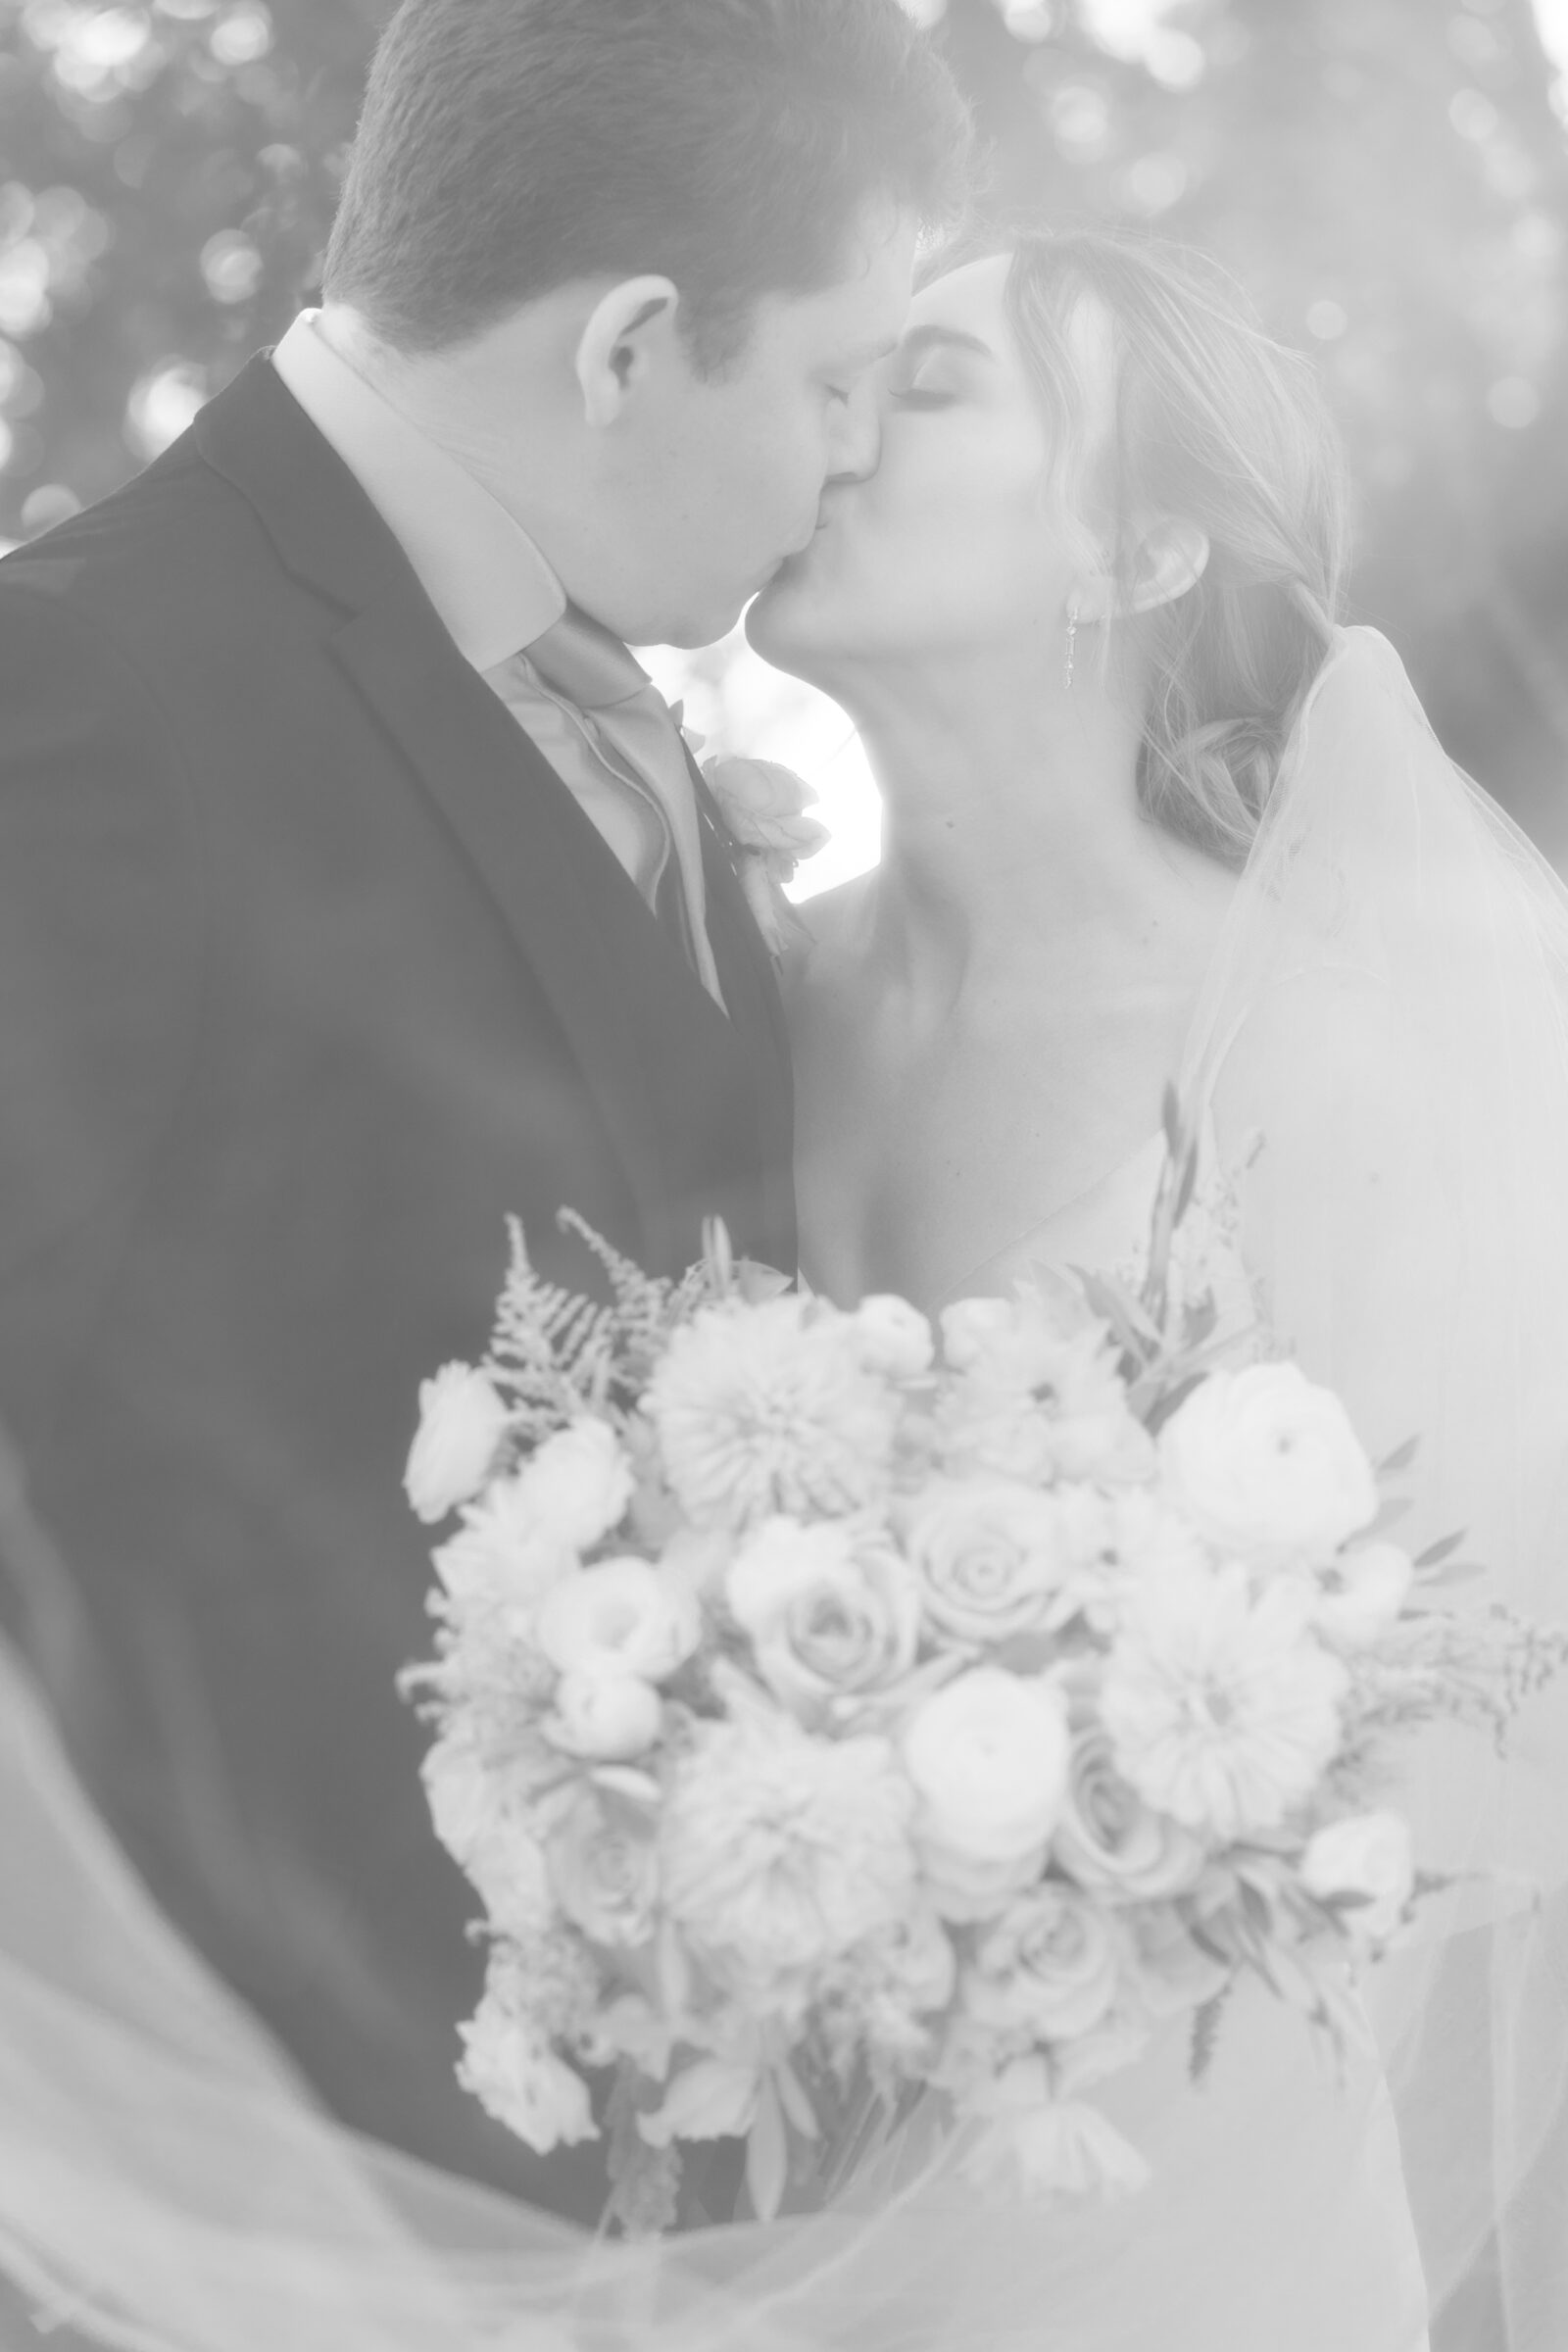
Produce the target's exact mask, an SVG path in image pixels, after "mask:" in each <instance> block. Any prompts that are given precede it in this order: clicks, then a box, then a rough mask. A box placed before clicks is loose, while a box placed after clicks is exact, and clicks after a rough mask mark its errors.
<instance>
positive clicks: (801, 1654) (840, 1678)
mask: <svg viewBox="0 0 1568 2352" xmlns="http://www.w3.org/2000/svg"><path fill="white" fill-rule="evenodd" d="M725 1593H726V1596H727V1598H728V1601H729V1606H730V1612H731V1614H732V1615H733V1617H734V1619H735V1622H736V1623H737V1625H739V1626H740V1628H741V1630H742V1632H743V1633H745V1634H746V1635H748V1636H749V1638H750V1640H751V1642H752V1645H753V1649H754V1651H755V1654H756V1658H757V1665H758V1671H759V1672H760V1675H761V1676H762V1679H763V1681H764V1682H765V1683H766V1684H767V1686H768V1688H769V1689H770V1690H771V1691H774V1692H775V1693H776V1695H777V1696H778V1697H779V1698H781V1699H783V1700H784V1701H785V1703H786V1705H789V1706H793V1707H796V1708H798V1709H806V1710H813V1709H817V1708H819V1707H820V1706H821V1705H822V1704H823V1703H824V1702H825V1701H826V1700H828V1699H830V1698H835V1697H846V1698H848V1697H854V1696H855V1695H856V1694H858V1693H859V1692H862V1691H878V1690H885V1689H886V1688H887V1687H888V1685H889V1684H891V1683H896V1682H897V1681H898V1680H899V1678H900V1677H901V1676H903V1675H904V1674H907V1671H908V1669H909V1667H910V1666H911V1665H912V1663H913V1661H914V1653H915V1647H916V1644H917V1642H918V1640H919V1633H920V1595H919V1592H918V1590H917V1588H916V1585H915V1581H914V1578H913V1576H912V1575H911V1574H910V1571H909V1568H908V1566H907V1562H906V1561H904V1560H903V1559H901V1558H900V1557H899V1555H898V1554H897V1553H896V1552H895V1551H894V1550H893V1549H892V1547H891V1546H890V1545H889V1544H886V1543H885V1542H882V1543H878V1542H876V1541H875V1540H873V1539H869V1538H867V1537H866V1536H865V1535H864V1533H863V1532H861V1531H858V1530H857V1529H856V1528H854V1527H853V1526H851V1525H849V1524H847V1523H846V1522H845V1521H843V1520H832V1521H819V1522H817V1523H815V1524H813V1525H811V1526H809V1527H802V1526H800V1525H799V1524H798V1523H797V1522H796V1521H795V1520H793V1519H785V1518H774V1519H767V1520H764V1521H763V1523H762V1525H761V1526H760V1528H759V1529H758V1530H757V1532H756V1534H755V1535H754V1536H752V1537H751V1538H750V1539H749V1540H748V1541H747V1542H746V1543H744V1544H742V1546H741V1549H740V1551H739V1552H738V1553H737V1555H736V1558H735V1561H734V1564H733V1565H732V1567H731V1568H730V1570H729V1574H728V1576H727V1578H726V1579H725Z"/></svg>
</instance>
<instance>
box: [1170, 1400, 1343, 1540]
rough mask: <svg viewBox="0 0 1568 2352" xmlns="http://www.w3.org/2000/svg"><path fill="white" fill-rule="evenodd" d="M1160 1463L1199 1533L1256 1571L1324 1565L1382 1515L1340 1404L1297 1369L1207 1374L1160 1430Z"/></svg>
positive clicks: (1177, 1499) (1173, 1492)
mask: <svg viewBox="0 0 1568 2352" xmlns="http://www.w3.org/2000/svg"><path fill="white" fill-rule="evenodd" d="M1159 1457H1160V1462H1161V1465H1162V1467H1163V1469H1164V1472H1165V1477H1166V1481H1167V1486H1168V1490H1169V1492H1170V1494H1171V1496H1172V1498H1173V1499H1174V1500H1175V1501H1176V1502H1177V1503H1178V1504H1179V1506H1180V1507H1181V1508H1182V1510H1184V1511H1185V1512H1186V1514H1187V1515H1188V1517H1189V1518H1190V1519H1191V1520H1192V1521H1193V1523H1194V1525H1195V1526H1196V1527H1197V1528H1198V1529H1199V1530H1200V1532H1201V1534H1202V1535H1204V1536H1205V1537H1206V1538H1207V1539H1208V1541H1209V1542H1210V1543H1211V1544H1213V1545H1214V1546H1215V1548H1216V1549H1217V1550H1220V1551H1225V1552H1231V1553H1234V1554H1235V1555H1236V1556H1237V1557H1239V1558H1243V1559H1248V1560H1250V1561H1252V1562H1254V1563H1255V1564H1256V1563H1261V1564H1265V1565H1268V1564H1280V1563H1288V1562H1291V1561H1304V1562H1311V1561H1321V1560H1326V1559H1328V1558H1330V1557H1331V1556H1332V1555H1333V1553H1334V1552H1336V1551H1337V1550H1338V1549H1339V1547H1340V1545H1341V1544H1343V1543H1344V1542H1345V1541H1346V1539H1347V1537H1348V1536H1352V1535H1354V1534H1355V1532H1356V1531H1357V1529H1359V1528H1363V1527H1365V1526H1366V1525H1367V1523H1368V1522H1369V1521H1370V1520H1371V1519H1372V1518H1374V1517H1375V1516H1376V1513H1377V1507H1378V1490H1377V1481H1376V1479H1375V1478H1374V1477H1373V1474H1372V1466H1371V1464H1370V1463H1369V1462H1368V1460H1367V1458H1366V1455H1365V1453H1364V1452H1363V1451H1362V1448H1361V1446H1360V1442H1359V1440H1358V1439H1357V1437H1356V1435H1355V1432H1354V1430H1353V1429H1352V1428H1351V1427H1350V1422H1349V1417H1348V1414H1347V1412H1346V1410H1345V1407H1344V1405H1343V1404H1342V1403H1341V1402H1340V1400H1339V1398H1338V1397H1336V1396H1335V1395H1334V1394H1333V1392H1332V1391H1331V1390H1329V1389H1320V1388H1316V1387H1314V1385H1313V1384H1312V1382H1311V1381H1309V1380H1308V1379H1307V1378H1306V1377H1305V1375H1304V1374H1303V1373H1302V1372H1301V1370H1300V1368H1299V1365H1296V1364H1292V1363H1276V1364H1250V1365H1249V1366H1248V1367H1247V1368H1246V1370H1245V1371H1241V1372H1211V1373H1210V1374H1209V1376H1208V1378H1207V1379H1206V1380H1204V1381H1203V1382H1202V1383H1201V1386H1200V1387H1198V1388H1196V1389H1195V1390H1194V1391H1193V1393H1192V1395H1191V1396H1190V1397H1188V1398H1187V1399H1186V1401H1185V1403H1183V1404H1182V1405H1180V1406H1179V1407H1178V1408H1177V1410H1176V1411H1175V1412H1174V1413H1173V1414H1172V1415H1171V1417H1170V1419H1169V1420H1168V1421H1167V1422H1166V1424H1165V1426H1164V1428H1163V1429H1162V1430H1161V1432H1160V1435H1159Z"/></svg>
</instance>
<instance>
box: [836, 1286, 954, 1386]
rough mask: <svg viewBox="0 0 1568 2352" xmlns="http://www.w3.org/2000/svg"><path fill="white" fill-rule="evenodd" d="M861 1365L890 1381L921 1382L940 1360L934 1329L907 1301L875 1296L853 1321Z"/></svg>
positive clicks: (865, 1301) (864, 1301)
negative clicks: (933, 1333) (923, 1376)
mask: <svg viewBox="0 0 1568 2352" xmlns="http://www.w3.org/2000/svg"><path fill="white" fill-rule="evenodd" d="M850 1322H851V1326H852V1329H853V1331H854V1335H855V1342H856V1346H857V1347H858V1349H859V1352H860V1361H861V1362H862V1363H863V1364H865V1365H867V1366H868V1367H869V1368H870V1369H871V1370H872V1371H873V1372H881V1373H883V1374H884V1375H885V1376H886V1378H887V1379H889V1380H918V1379H919V1378H920V1375H921V1374H922V1373H923V1372H929V1371H930V1369H931V1366H932V1364H933V1362H934V1361H935V1359H936V1342H935V1340H934V1338H933V1337H932V1333H931V1326H930V1324H929V1323H928V1322H927V1321H926V1319H925V1317H924V1315H922V1314H921V1312H920V1310H919V1308H918V1307H914V1306H911V1305H910V1304H909V1302H908V1300H907V1299H897V1298H894V1297H893V1296H892V1295H891V1294H887V1295H884V1294H882V1293H874V1294H873V1295H872V1296H871V1297H870V1298H868V1299H861V1300H860V1303H859V1305H858V1307H857V1308H856V1310H855V1312H854V1314H853V1315H852V1316H851V1318H850Z"/></svg>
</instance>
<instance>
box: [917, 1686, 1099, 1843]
mask: <svg viewBox="0 0 1568 2352" xmlns="http://www.w3.org/2000/svg"><path fill="white" fill-rule="evenodd" d="M903 1744H904V1763H905V1769H906V1771H907V1773H908V1775H909V1779H910V1782H911V1783H912V1785H913V1787H914V1789H915V1790H916V1792H917V1794H918V1796H919V1798H920V1806H921V1811H920V1836H921V1841H922V1845H929V1846H931V1847H933V1848H935V1849H937V1850H938V1851H939V1852H940V1851H942V1850H943V1849H946V1850H947V1851H948V1852H950V1853H952V1854H953V1855H954V1856H956V1858H957V1859H958V1860H960V1861H974V1862H979V1863H981V1864H989V1863H1004V1864H1007V1863H1017V1862H1019V1861H1021V1860H1022V1859H1023V1858H1024V1857H1025V1856H1028V1855H1031V1854H1034V1853H1035V1852H1037V1851H1043V1849H1044V1846H1045V1841H1046V1839H1047V1838H1049V1837H1050V1835H1051V1833H1052V1831H1053V1830H1054V1828H1055V1826H1056V1822H1057V1820H1058V1818H1059V1817H1060V1813H1061V1800H1062V1794H1063V1791H1064V1789H1065V1788H1066V1781H1067V1759H1068V1754H1069V1751H1070V1747H1071V1740H1070V1738H1069V1734H1068V1730H1067V1710H1066V1705H1065V1702H1064V1701H1063V1699H1062V1696H1061V1693H1060V1691H1058V1690H1057V1689H1056V1687H1055V1685H1054V1684H1053V1683H1050V1682H1047V1681H1045V1680H1044V1679H1043V1678H1041V1677H1039V1676H1023V1675H1016V1674H1007V1673H1005V1671H1004V1670H1003V1669H1002V1668H1001V1667H997V1666H977V1667H974V1668H972V1669H971V1671H970V1672H969V1673H967V1674H960V1675H959V1676H958V1677H957V1678H956V1680H955V1681H954V1682H951V1683H949V1684H947V1685H946V1687H945V1688H944V1689H942V1690H940V1691H933V1692H932V1694H931V1696H930V1697H929V1698H926V1699H923V1700H922V1701H921V1702H920V1704H919V1706H918V1707H917V1708H916V1709H915V1710H914V1713H913V1714H912V1715H911V1717H910V1718H909V1721H908V1723H907V1725H906V1727H905V1731H904V1742H903Z"/></svg>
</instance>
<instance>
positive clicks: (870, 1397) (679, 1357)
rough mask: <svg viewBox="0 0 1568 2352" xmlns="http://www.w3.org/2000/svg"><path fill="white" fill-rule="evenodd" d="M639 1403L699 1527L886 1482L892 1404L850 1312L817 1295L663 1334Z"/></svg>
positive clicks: (807, 1507)
mask: <svg viewBox="0 0 1568 2352" xmlns="http://www.w3.org/2000/svg"><path fill="white" fill-rule="evenodd" d="M646 1410H647V1411H648V1413H649V1415H650V1417H651V1418H652V1420H653V1422H654V1425H655V1427H656V1428H657V1430H658V1432H659V1441H660V1445H661V1447H662V1451H663V1457H664V1467H665V1470H666V1472H667V1473H668V1477H669V1483H670V1485H671V1486H672V1488H673V1489H674V1491H675V1494H676V1495H677V1496H678V1498H679V1500H680V1503H681V1507H682V1508H683V1509H684V1510H685V1511H686V1513H687V1515H688V1516H689V1517H690V1518H691V1519H693V1520H694V1521H695V1522H696V1523H697V1524H698V1526H700V1527H733V1528H743V1527H747V1526H749V1525H751V1524H752V1523H753V1522H755V1521H756V1520H759V1519H762V1518H766V1517H767V1516H768V1515H769V1514H770V1513H773V1512H779V1511H782V1512H796V1513H802V1514H805V1513H809V1512H810V1511H812V1510H821V1511H830V1512H832V1511H846V1510H854V1509H856V1508H858V1507H859V1506H860V1505H862V1504H865V1503H868V1502H871V1501H873V1500H874V1499H875V1498H876V1497H877V1496H878V1495H880V1494H881V1493H882V1492H883V1490H884V1489H885V1487H886V1485H887V1483H888V1477H889V1470H890V1463H891V1457H892V1452H893V1442H894V1435H895V1432H896V1429H897V1426H898V1418H899V1403H898V1398H897V1397H896V1396H895V1395H894V1393H893V1392H892V1391H891V1390H890V1389H889V1388H888V1387H887V1385H886V1383H885V1382H883V1381H881V1380H879V1379H878V1378H877V1377H876V1376H875V1374H873V1373H872V1372H870V1371H868V1370H867V1368H866V1366H865V1365H864V1364H863V1362H862V1361H861V1359H860V1354H859V1351H858V1348H857V1346H856V1344H855V1338H854V1333H853V1330H852V1328H851V1322H850V1318H849V1317H848V1316H846V1315H841V1314H839V1313H838V1312H837V1311H836V1310H835V1309H834V1308H832V1307H827V1306H824V1305H822V1304H821V1303H820V1302H819V1301H815V1300H811V1299H800V1298H795V1297H790V1298H783V1299H768V1300H766V1301H765V1302H764V1303H763V1304H762V1305H760V1306H751V1307H747V1308H745V1309H744V1310H738V1309H736V1308H733V1307H730V1306H727V1305H722V1306H713V1307H708V1308H706V1309H705V1310H704V1311H703V1312H702V1313H700V1314H698V1315H696V1316H695V1317H694V1318H693V1320H692V1321H691V1322H690V1323H686V1324H683V1325H682V1326H681V1327H680V1329H679V1330H678V1331H676V1332H675V1334H674V1336H673V1337H672V1339H671V1340H670V1343H669V1347H668V1348H667V1349H666V1351H665V1353H664V1356H663V1358H662V1361H661V1363H660V1365H659V1368H658V1370H657V1371H656V1372H655V1374H654V1377H653V1380H652V1381H651V1382H650V1384H649V1390H648V1396H647V1399H646Z"/></svg>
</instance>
